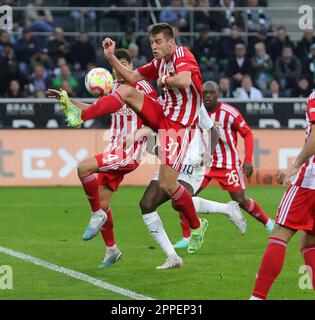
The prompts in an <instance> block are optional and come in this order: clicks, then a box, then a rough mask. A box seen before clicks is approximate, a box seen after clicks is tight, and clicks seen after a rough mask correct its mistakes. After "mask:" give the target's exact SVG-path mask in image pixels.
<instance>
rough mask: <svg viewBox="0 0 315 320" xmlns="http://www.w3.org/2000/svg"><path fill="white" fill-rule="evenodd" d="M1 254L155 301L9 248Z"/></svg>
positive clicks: (0, 251)
mask: <svg viewBox="0 0 315 320" xmlns="http://www.w3.org/2000/svg"><path fill="white" fill-rule="evenodd" d="M0 253H4V254H7V255H9V256H12V257H15V258H18V259H21V260H24V261H28V262H31V263H33V264H35V265H37V266H41V267H44V268H46V269H49V270H53V271H56V272H59V273H62V274H65V275H67V276H69V277H72V278H74V279H77V280H81V281H85V282H87V283H90V284H92V285H93V286H96V287H100V288H102V289H105V290H108V291H112V292H114V293H117V294H120V295H123V296H126V297H129V298H132V299H135V300H153V298H150V297H147V296H143V295H141V294H138V293H136V292H133V291H131V290H128V289H124V288H120V287H117V286H115V285H113V284H110V283H108V282H105V281H102V280H100V279H96V278H93V277H90V276H88V275H87V274H84V273H81V272H77V271H74V270H71V269H67V268H64V267H60V266H57V265H55V264H52V263H49V262H47V261H44V260H41V259H38V258H35V257H32V256H29V255H26V254H24V253H22V252H18V251H14V250H11V249H8V248H4V247H0Z"/></svg>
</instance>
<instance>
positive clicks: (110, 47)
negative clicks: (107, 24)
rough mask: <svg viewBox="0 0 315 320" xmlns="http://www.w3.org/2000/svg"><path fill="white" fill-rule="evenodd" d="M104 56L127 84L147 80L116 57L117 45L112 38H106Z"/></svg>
mask: <svg viewBox="0 0 315 320" xmlns="http://www.w3.org/2000/svg"><path fill="white" fill-rule="evenodd" d="M102 47H103V49H104V55H105V58H106V59H107V61H108V62H109V63H110V65H111V66H112V67H113V68H114V69H115V70H116V72H117V73H119V74H120V75H121V76H122V77H123V78H124V79H125V80H126V81H127V82H129V83H134V82H137V81H140V80H143V79H145V77H143V76H142V75H141V74H140V73H139V72H138V71H137V70H130V69H128V68H126V67H125V66H124V65H123V64H121V63H120V61H119V60H118V59H117V57H116V56H115V49H116V44H115V41H113V40H112V39H110V38H105V39H104V41H103V44H102Z"/></svg>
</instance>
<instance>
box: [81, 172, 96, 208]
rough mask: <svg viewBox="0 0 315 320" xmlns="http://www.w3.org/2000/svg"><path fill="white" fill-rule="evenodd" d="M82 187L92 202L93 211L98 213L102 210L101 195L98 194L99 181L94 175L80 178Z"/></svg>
mask: <svg viewBox="0 0 315 320" xmlns="http://www.w3.org/2000/svg"><path fill="white" fill-rule="evenodd" d="M80 180H81V183H82V187H83V189H84V191H85V194H86V196H87V198H88V200H89V202H90V205H91V209H92V211H93V212H96V211H98V210H100V209H101V201H100V195H99V192H98V186H99V184H98V181H97V179H96V177H95V175H94V174H89V175H87V176H85V177H80Z"/></svg>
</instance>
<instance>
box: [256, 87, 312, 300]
mask: <svg viewBox="0 0 315 320" xmlns="http://www.w3.org/2000/svg"><path fill="white" fill-rule="evenodd" d="M306 108H307V109H306V121H307V127H306V142H305V144H304V147H303V149H302V151H301V152H300V154H299V155H298V157H297V158H296V160H295V161H294V163H293V164H292V165H291V166H290V167H289V168H288V169H287V170H285V171H284V172H282V173H280V175H279V177H278V181H279V183H283V184H285V185H289V188H288V189H287V191H286V193H285V195H284V196H283V198H282V200H281V203H280V206H279V209H278V215H277V219H276V226H275V228H274V230H273V231H272V233H271V236H270V237H269V243H268V246H267V248H266V251H265V254H264V256H263V259H262V262H261V264H260V268H259V271H258V274H257V276H256V283H255V287H254V290H253V293H252V297H251V300H263V299H266V298H267V295H268V293H269V290H270V288H271V286H272V284H273V283H274V281H275V280H276V278H277V277H278V275H279V274H280V272H281V270H282V266H283V264H284V259H285V254H286V246H287V244H288V242H289V241H290V240H291V238H292V237H293V235H294V234H295V233H296V232H297V231H298V230H301V231H302V234H301V241H300V248H301V254H302V255H303V258H304V261H305V265H306V266H307V268H308V272H309V275H310V279H311V281H312V286H313V289H314V290H315V92H313V93H312V94H311V95H310V96H309V97H308V99H307V107H306Z"/></svg>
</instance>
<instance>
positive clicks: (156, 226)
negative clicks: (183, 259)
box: [142, 211, 177, 257]
mask: <svg viewBox="0 0 315 320" xmlns="http://www.w3.org/2000/svg"><path fill="white" fill-rule="evenodd" d="M142 217H143V221H144V223H145V225H146V226H147V228H148V229H149V231H150V234H151V236H152V237H153V238H154V240H155V241H156V242H157V244H158V245H159V246H160V248H161V249H162V250H163V252H164V253H165V254H166V256H167V257H170V256H174V255H175V256H177V253H176V251H175V249H174V248H173V245H172V243H171V241H170V239H169V238H168V236H167V234H166V232H165V230H164V227H163V223H162V221H161V219H160V217H159V214H158V213H157V212H156V211H154V212H151V213H148V214H144V215H143V216H142Z"/></svg>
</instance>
